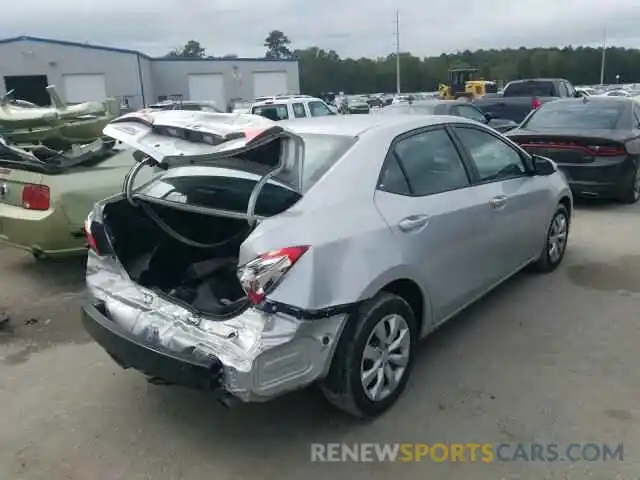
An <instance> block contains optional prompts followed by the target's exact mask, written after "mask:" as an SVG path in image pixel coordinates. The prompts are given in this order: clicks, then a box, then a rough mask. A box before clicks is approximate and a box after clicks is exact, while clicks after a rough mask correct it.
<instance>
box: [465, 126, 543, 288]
mask: <svg viewBox="0 0 640 480" xmlns="http://www.w3.org/2000/svg"><path fill="white" fill-rule="evenodd" d="M453 131H454V133H455V137H456V139H457V141H458V144H459V145H460V147H461V148H462V149H463V150H464V152H465V155H466V156H467V157H468V159H469V160H470V163H471V164H472V167H473V170H474V183H475V184H476V185H477V187H476V188H477V190H478V192H482V193H481V195H482V197H483V201H484V202H485V203H484V205H485V210H486V211H487V212H488V213H489V214H490V216H491V218H492V221H491V225H492V226H493V228H494V229H495V230H493V231H492V232H487V234H488V235H489V236H490V237H491V238H490V240H489V244H490V248H489V251H487V252H486V253H487V258H486V259H485V260H486V261H485V265H484V266H485V268H486V269H487V273H488V274H489V276H490V278H491V279H492V281H494V282H495V281H499V280H501V279H502V278H504V277H505V276H508V275H510V274H512V273H514V272H515V271H516V270H517V269H519V268H521V267H522V266H524V265H525V264H526V263H527V262H529V261H530V260H532V259H533V258H534V257H535V256H537V255H538V254H539V253H540V251H541V249H542V247H543V242H544V239H545V234H546V230H547V226H548V220H549V219H548V215H549V211H548V209H549V191H548V190H547V188H546V181H545V179H544V178H543V177H540V176H534V175H532V174H531V173H530V169H529V168H528V167H527V165H526V164H525V158H524V154H523V153H522V152H520V151H519V150H518V149H517V148H516V147H514V146H513V145H511V144H509V143H507V142H506V141H504V140H503V139H502V138H501V137H500V136H499V135H498V134H495V133H493V132H491V131H489V130H488V129H486V128H482V127H475V126H473V125H457V126H455V127H453Z"/></svg>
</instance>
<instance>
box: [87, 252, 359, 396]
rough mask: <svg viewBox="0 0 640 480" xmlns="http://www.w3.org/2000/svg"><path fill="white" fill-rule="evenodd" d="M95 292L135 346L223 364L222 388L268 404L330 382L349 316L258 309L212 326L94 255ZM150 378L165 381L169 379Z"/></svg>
mask: <svg viewBox="0 0 640 480" xmlns="http://www.w3.org/2000/svg"><path fill="white" fill-rule="evenodd" d="M87 287H88V290H89V293H90V295H91V297H92V298H93V299H95V300H97V301H99V302H100V303H101V304H102V305H103V307H104V314H105V316H107V317H108V319H109V320H110V321H111V322H113V323H114V324H116V325H118V327H120V328H121V329H122V330H124V331H126V332H128V333H129V334H130V335H131V336H132V337H133V338H134V339H137V340H139V341H141V342H144V343H146V344H150V345H157V346H158V347H161V348H162V349H164V350H166V351H168V352H173V353H175V354H177V355H186V356H187V357H189V358H193V359H194V361H204V360H205V359H216V361H219V362H220V364H221V365H222V370H223V375H222V378H221V382H220V383H221V385H220V388H222V389H223V390H225V391H226V392H228V393H230V394H231V395H233V396H235V397H238V398H240V399H241V400H244V401H264V400H268V399H271V398H273V397H276V396H279V395H281V394H283V393H286V392H289V391H292V390H296V389H299V388H302V387H304V386H306V385H309V384H310V383H312V382H314V381H315V380H318V379H320V378H323V377H324V376H325V375H326V374H327V372H328V369H329V366H330V363H331V358H332V355H333V351H334V349H335V345H336V342H337V340H338V338H339V336H340V333H341V332H342V329H343V327H344V324H345V321H346V316H347V315H346V314H344V313H340V314H336V315H333V316H331V317H328V318H324V319H323V320H322V321H312V320H302V319H299V318H295V317H294V316H292V315H288V314H285V313H280V312H279V313H269V312H264V311H260V310H258V309H254V308H250V309H247V310H245V311H244V312H243V313H242V314H240V315H238V316H236V317H234V318H231V319H228V320H225V321H219V320H211V319H208V318H207V317H205V316H200V315H198V314H196V313H194V312H192V311H191V310H189V309H187V308H185V307H182V306H180V305H177V304H176V303H175V302H171V301H168V300H167V299H165V298H164V297H163V296H161V295H158V294H157V293H156V292H154V291H151V290H148V289H146V288H143V287H141V286H139V285H137V284H135V283H134V282H132V281H131V280H130V279H129V278H128V276H127V274H126V272H124V271H123V269H122V267H121V266H120V265H119V264H118V262H117V261H116V260H115V259H113V258H111V257H99V256H98V255H96V254H95V253H93V252H89V256H88V261H87ZM92 314H93V315H94V316H95V315H96V314H95V311H92V310H91V309H89V308H85V315H89V316H91V315H92ZM85 321H96V320H91V319H88V320H87V319H85ZM88 330H89V331H90V332H91V329H90V328H88ZM94 338H95V337H94ZM96 340H98V341H99V339H98V338H96ZM103 346H105V345H103ZM145 373H147V374H152V375H153V376H158V377H160V378H162V372H145Z"/></svg>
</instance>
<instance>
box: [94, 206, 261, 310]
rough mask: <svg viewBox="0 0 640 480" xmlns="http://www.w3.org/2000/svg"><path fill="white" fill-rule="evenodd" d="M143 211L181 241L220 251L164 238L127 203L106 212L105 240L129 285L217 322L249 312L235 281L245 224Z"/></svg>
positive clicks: (160, 209)
mask: <svg viewBox="0 0 640 480" xmlns="http://www.w3.org/2000/svg"><path fill="white" fill-rule="evenodd" d="M145 205H147V208H151V209H153V212H155V214H156V215H158V217H160V218H161V219H162V220H163V221H164V222H166V224H167V225H169V226H170V227H171V229H173V230H174V231H175V232H177V233H179V234H180V235H182V236H184V237H187V238H188V239H190V240H194V241H196V242H199V243H203V244H218V245H216V246H214V247H210V248H198V247H193V246H189V245H187V244H185V243H183V242H180V241H178V240H176V239H174V238H173V237H172V236H170V235H169V234H168V233H166V232H165V231H164V230H163V229H162V228H160V227H159V226H158V225H157V223H156V222H154V221H153V220H152V219H151V218H150V217H149V215H148V214H147V212H145V211H144V209H142V208H141V207H134V206H132V205H130V204H129V203H128V202H127V201H126V200H122V201H118V202H115V203H111V204H108V205H107V206H106V207H105V211H104V223H105V226H106V230H107V234H108V235H109V237H110V240H111V243H112V245H113V248H114V250H115V254H116V255H117V257H118V259H119V260H120V262H121V263H122V265H123V266H124V268H125V269H126V271H127V273H128V274H129V276H130V277H131V279H132V280H133V281H135V282H136V283H138V284H140V285H142V286H144V287H147V288H149V289H152V290H155V291H158V292H162V293H163V294H165V295H168V296H169V297H171V298H172V299H174V300H176V301H177V302H179V303H181V304H183V305H185V306H189V307H191V308H193V309H195V310H197V311H201V312H203V313H206V314H208V315H211V316H215V317H218V318H228V317H230V316H234V315H237V314H238V313H240V312H241V311H242V310H244V309H245V308H247V306H248V301H247V299H246V296H245V294H244V291H243V290H242V288H241V287H240V282H239V281H238V277H237V275H236V268H237V266H238V265H237V263H238V251H239V248H240V245H241V244H242V242H243V241H244V240H245V239H246V238H247V236H248V235H249V233H250V227H249V225H248V224H247V221H246V220H236V219H229V218H220V217H213V216H211V215H203V214H198V213H190V212H185V211H183V210H178V209H174V208H170V207H164V206H160V205H155V204H150V203H145Z"/></svg>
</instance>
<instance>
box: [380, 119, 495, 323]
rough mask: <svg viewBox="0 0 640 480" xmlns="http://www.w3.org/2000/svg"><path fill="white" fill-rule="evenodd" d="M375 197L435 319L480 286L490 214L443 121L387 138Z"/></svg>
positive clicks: (459, 305)
mask: <svg viewBox="0 0 640 480" xmlns="http://www.w3.org/2000/svg"><path fill="white" fill-rule="evenodd" d="M374 201H375V204H376V207H377V208H378V210H379V212H380V213H381V214H382V216H383V217H384V219H385V220H386V222H387V223H388V225H389V227H390V228H391V230H392V231H393V232H394V234H395V235H396V238H397V246H398V248H399V249H400V251H401V252H402V258H403V266H404V267H405V268H409V269H410V270H411V271H413V272H414V277H415V278H418V279H420V283H421V285H422V287H423V289H424V291H425V292H427V293H428V295H429V297H430V301H431V305H432V310H433V318H434V321H435V322H436V323H439V322H440V321H442V320H443V319H446V318H448V317H449V316H450V315H451V314H453V313H455V312H456V311H457V310H459V309H460V308H462V307H464V306H465V305H466V304H467V303H469V302H470V301H471V300H473V299H474V298H475V296H477V295H478V293H480V291H481V290H482V287H483V286H484V284H485V283H486V279H485V272H484V271H483V269H482V265H483V263H484V262H485V258H486V255H487V253H488V249H489V248H490V247H492V245H491V244H490V242H489V240H492V239H493V238H494V237H493V233H492V232H493V231H494V228H495V226H494V225H492V224H491V223H490V222H491V221H492V219H493V218H494V217H492V216H491V215H490V213H491V212H489V211H488V210H487V209H486V203H482V202H481V201H479V197H478V195H477V194H476V193H475V192H474V188H473V187H472V186H471V177H470V175H469V172H468V170H467V168H466V166H465V164H464V162H463V161H462V158H461V156H460V154H459V152H458V150H457V149H456V147H455V145H454V143H453V141H452V139H451V137H450V136H449V134H448V133H447V131H446V130H445V129H444V128H443V127H437V128H432V129H427V130H421V131H418V132H412V133H409V134H406V135H403V136H401V137H398V138H397V139H396V141H394V143H393V144H392V146H391V148H390V151H389V154H388V157H387V160H386V162H385V166H384V167H383V171H382V174H381V180H380V184H379V187H378V189H377V191H376V194H375V200H374Z"/></svg>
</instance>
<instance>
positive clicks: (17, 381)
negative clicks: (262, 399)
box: [0, 204, 640, 480]
mask: <svg viewBox="0 0 640 480" xmlns="http://www.w3.org/2000/svg"><path fill="white" fill-rule="evenodd" d="M639 237H640V205H639V206H630V207H626V206H619V205H601V204H592V205H582V206H580V207H579V208H578V211H577V213H576V216H575V220H574V224H573V226H572V231H571V235H570V244H569V250H568V253H567V257H566V258H565V263H564V264H563V266H562V267H561V268H560V269H559V270H558V271H557V272H555V273H553V274H551V275H548V276H536V275H531V274H526V273H523V274H521V275H518V276H517V277H516V278H514V279H513V280H511V281H509V282H508V283H506V284H505V285H503V286H502V287H500V288H499V289H498V290H497V291H496V292H494V293H492V294H491V295H489V296H488V297H487V298H485V299H484V300H482V301H481V302H480V303H478V304H477V305H475V306H473V307H472V308H471V309H470V310H469V311H467V312H464V313H463V314H461V315H460V316H459V317H458V318H455V319H453V320H452V321H451V322H449V323H448V324H447V325H446V326H445V327H443V328H442V329H441V330H439V331H438V332H437V333H436V334H434V335H433V336H431V337H430V338H429V339H427V340H426V341H425V342H424V343H423V344H422V345H421V346H420V352H419V355H418V359H417V365H416V369H415V370H414V374H413V377H412V379H411V381H410V384H409V387H408V389H407V392H406V394H405V395H404V397H403V398H402V399H401V401H400V402H399V404H398V405H397V406H396V408H394V409H393V410H391V411H390V412H388V414H386V415H384V416H383V417H381V418H379V419H377V420H376V421H373V422H366V423H363V422H357V421H353V420H351V419H350V418H348V417H346V416H344V415H342V414H340V413H338V412H336V411H334V410H333V409H332V408H330V407H328V406H327V405H326V404H325V403H324V402H323V401H322V400H321V399H320V398H319V397H318V396H317V395H316V394H315V393H314V391H313V390H308V391H304V392H299V393H296V394H292V395H289V396H287V397H285V398H282V399H280V400H278V401H276V402H271V403H268V404H264V405H240V406H238V407H236V408H233V409H231V410H227V409H224V408H223V407H221V406H219V405H218V404H217V403H216V402H214V400H213V399H212V397H211V396H209V395H206V394H201V393H197V392H190V391H186V390H182V389H179V388H167V387H159V386H152V385H149V384H147V383H146V382H145V380H144V379H143V377H142V376H141V375H139V374H137V373H136V372H128V371H123V370H121V369H120V368H119V367H117V366H116V365H115V364H114V363H113V361H112V360H111V359H110V358H109V357H108V356H107V354H106V353H105V352H104V351H103V350H102V349H101V348H100V347H98V346H97V345H95V344H94V343H93V342H91V341H90V339H89V338H88V336H87V335H86V334H85V332H84V331H83V329H82V326H81V324H80V316H79V304H80V301H81V299H82V297H83V268H84V265H83V259H73V260H68V261H58V262H53V263H51V262H49V263H38V262H36V261H34V260H33V259H32V258H30V257H29V256H28V255H26V254H22V253H20V252H17V251H14V250H11V249H7V248H3V249H0V310H4V311H6V313H7V314H8V315H9V317H10V320H9V323H8V324H6V325H4V326H3V327H0V408H1V409H2V410H1V411H2V413H1V417H0V418H2V423H1V426H0V479H11V480H14V479H19V480H22V479H25V480H30V479H34V480H41V479H46V480H58V479H61V480H62V479H73V480H88V479H90V480H117V479H122V480H142V479H154V480H164V479H167V480H178V479H185V480H201V479H215V480H225V479H234V480H240V479H251V480H254V479H255V480H258V479H276V478H280V479H299V478H305V479H307V480H316V479H323V478H350V479H361V478H362V479H365V478H366V479H387V478H395V479H420V480H424V479H435V480H441V479H442V480H448V479H452V480H453V479H455V480H464V479H467V478H468V479H474V480H484V479H486V480H501V479H509V480H511V479H527V480H528V479H531V480H533V479H535V480H543V479H558V480H567V479H596V480H608V479H629V480H631V479H637V478H638V475H639V474H640V423H639V422H640V407H639V406H638V401H639V400H640V368H638V363H639V360H640V348H639V347H638V345H639V344H640V326H639V325H640V322H639V318H640V317H639V314H638V312H640V245H639V242H638V238H639ZM312 442H345V443H349V444H352V443H356V442H421V443H429V444H433V443H436V442H452V443H465V442H477V443H487V442H493V443H501V442H523V443H526V442H529V443H530V442H536V443H557V444H560V445H566V444H569V443H577V442H593V443H600V444H602V443H610V444H619V443H623V444H624V461H608V462H603V461H593V462H586V461H580V462H568V461H564V462H555V463H543V462H539V461H538V462H526V461H515V462H498V461H496V462H493V463H489V464H482V463H473V462H443V463H434V462H432V461H422V462H416V463H405V464H398V463H311V461H310V444H311V443H312Z"/></svg>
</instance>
